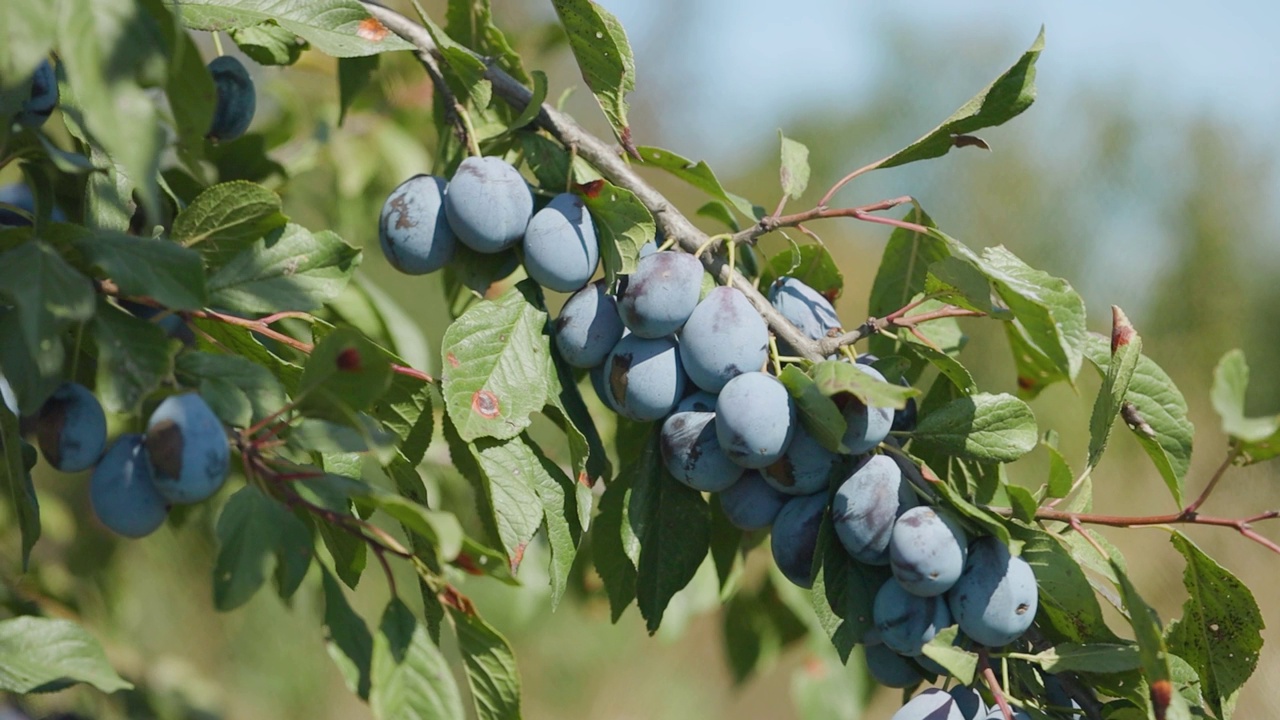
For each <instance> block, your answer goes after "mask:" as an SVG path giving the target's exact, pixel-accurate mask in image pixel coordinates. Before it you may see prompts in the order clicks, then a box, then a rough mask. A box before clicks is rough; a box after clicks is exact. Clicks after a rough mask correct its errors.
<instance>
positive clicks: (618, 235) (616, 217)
mask: <svg viewBox="0 0 1280 720" xmlns="http://www.w3.org/2000/svg"><path fill="white" fill-rule="evenodd" d="M583 202H585V203H586V206H587V209H588V210H590V211H591V219H592V221H594V223H595V226H596V233H597V234H599V236H600V256H601V259H602V260H603V261H604V274H605V278H606V280H607V281H608V282H610V283H612V282H613V279H614V278H615V277H617V276H618V275H626V274H628V273H630V272H633V271H635V269H636V261H637V260H638V259H639V258H640V246H641V245H644V244H645V243H647V242H649V241H650V240H653V238H654V233H655V232H656V230H655V228H656V225H654V222H653V216H652V215H650V214H649V209H648V208H646V207H645V206H644V203H641V202H640V200H639V198H637V197H636V196H635V193H633V192H631V191H630V190H626V189H624V188H620V187H617V186H615V185H613V184H612V183H610V182H608V181H607V180H606V181H604V185H603V186H602V187H601V188H600V191H599V192H597V193H595V194H591V195H587V196H585V197H584V198H583Z"/></svg>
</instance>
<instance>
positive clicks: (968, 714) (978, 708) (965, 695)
mask: <svg viewBox="0 0 1280 720" xmlns="http://www.w3.org/2000/svg"><path fill="white" fill-rule="evenodd" d="M947 694H949V695H950V696H951V699H952V700H953V701H954V702H955V704H956V707H957V708H959V710H960V715H961V716H963V717H964V718H965V720H978V717H979V716H982V715H986V714H987V704H986V703H985V702H983V700H982V696H981V695H979V694H978V691H977V690H974V689H973V688H971V687H965V686H964V685H956V686H955V687H953V688H951V689H950V690H948V691H947Z"/></svg>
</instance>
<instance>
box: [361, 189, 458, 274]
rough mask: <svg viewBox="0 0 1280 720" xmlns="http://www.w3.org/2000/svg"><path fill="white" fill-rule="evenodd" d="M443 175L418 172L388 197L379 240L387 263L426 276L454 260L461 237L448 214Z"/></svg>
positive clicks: (382, 216) (404, 270)
mask: <svg viewBox="0 0 1280 720" xmlns="http://www.w3.org/2000/svg"><path fill="white" fill-rule="evenodd" d="M444 188H445V182H444V179H443V178H438V177H435V176H433V175H414V176H413V177H411V178H409V179H408V180H405V181H404V182H402V183H400V185H399V186H398V187H397V188H396V189H395V190H392V191H391V194H390V195H388V196H387V201H386V202H385V203H383V205H382V214H381V216H380V217H379V218H378V241H379V244H380V245H381V246H382V254H383V255H385V256H386V258H387V262H390V263H391V266H392V267H394V268H395V269H397V270H399V271H400V272H402V273H405V274H408V275H425V274H426V273H431V272H435V271H436V270H439V269H440V268H442V267H444V266H445V265H448V264H449V261H450V260H452V259H453V252H454V248H456V247H457V245H458V239H457V237H455V236H454V234H453V229H452V228H450V227H449V223H448V221H447V220H445V217H444Z"/></svg>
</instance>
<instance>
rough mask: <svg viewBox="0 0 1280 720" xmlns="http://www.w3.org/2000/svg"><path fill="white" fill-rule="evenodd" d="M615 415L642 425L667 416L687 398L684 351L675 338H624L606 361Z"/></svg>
mask: <svg viewBox="0 0 1280 720" xmlns="http://www.w3.org/2000/svg"><path fill="white" fill-rule="evenodd" d="M604 380H605V385H606V387H607V389H608V391H609V399H610V400H611V401H612V402H611V405H612V406H613V409H614V411H615V412H617V413H618V414H619V415H622V416H624V417H628V418H631V419H632V420H639V421H641V422H644V421H648V420H657V419H659V418H662V417H666V415H667V414H668V413H670V412H671V410H672V409H674V408H675V406H676V403H678V402H680V398H682V397H684V388H685V382H686V380H685V376H684V369H683V368H682V367H681V365H680V350H679V348H677V347H676V341H675V340H673V339H671V338H656V339H650V338H643V337H640V336H639V335H636V334H634V333H633V334H631V335H627V336H625V337H623V338H622V339H621V340H619V341H618V344H617V345H615V346H614V347H613V350H611V351H610V352H609V356H608V357H607V358H605V361H604Z"/></svg>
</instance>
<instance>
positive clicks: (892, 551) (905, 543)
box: [889, 506, 969, 596]
mask: <svg viewBox="0 0 1280 720" xmlns="http://www.w3.org/2000/svg"><path fill="white" fill-rule="evenodd" d="M968 543H969V541H968V538H966V537H965V534H964V530H962V529H961V528H960V524H959V523H957V522H956V521H955V520H954V519H953V518H951V517H950V516H948V515H946V514H944V513H942V512H939V511H938V510H936V509H935V508H932V507H927V506H920V507H914V508H911V509H910V510H908V511H906V512H904V513H903V514H902V515H901V516H899V517H898V520H897V522H895V523H894V524H893V534H892V536H891V537H890V538H889V567H890V568H891V569H892V570H893V576H894V577H895V578H897V579H898V582H899V583H901V584H902V587H903V588H904V589H906V591H907V592H910V593H913V594H915V595H924V596H929V595H941V594H942V593H944V592H946V591H948V590H950V589H951V586H952V585H955V583H956V580H958V579H959V578H960V573H961V572H962V571H963V570H964V561H965V557H966V555H967V551H968Z"/></svg>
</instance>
